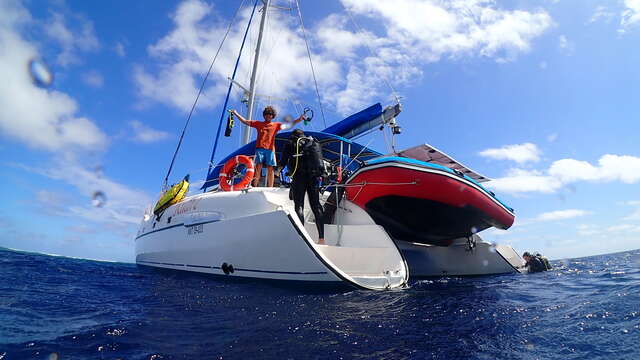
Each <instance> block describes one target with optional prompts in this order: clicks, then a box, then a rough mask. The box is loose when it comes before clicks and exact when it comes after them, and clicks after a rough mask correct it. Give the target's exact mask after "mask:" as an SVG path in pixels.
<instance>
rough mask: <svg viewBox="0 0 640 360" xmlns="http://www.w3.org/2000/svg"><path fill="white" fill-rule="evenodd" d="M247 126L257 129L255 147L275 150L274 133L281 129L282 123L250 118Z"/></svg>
mask: <svg viewBox="0 0 640 360" xmlns="http://www.w3.org/2000/svg"><path fill="white" fill-rule="evenodd" d="M249 126H251V127H252V128H256V130H257V131H258V138H257V140H256V148H261V149H267V150H272V151H273V150H275V144H276V133H277V132H278V131H280V130H281V129H282V123H280V122H275V121H272V122H264V121H257V120H251V122H250V124H249Z"/></svg>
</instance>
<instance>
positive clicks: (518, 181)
mask: <svg viewBox="0 0 640 360" xmlns="http://www.w3.org/2000/svg"><path fill="white" fill-rule="evenodd" d="M562 185H563V184H562V182H561V181H560V180H558V179H555V178H553V177H551V176H548V175H545V174H543V173H541V172H539V171H529V170H522V169H511V170H510V171H509V172H508V173H507V176H505V177H502V178H496V179H494V180H492V181H491V182H490V183H488V186H489V187H491V188H492V189H495V190H498V191H502V192H507V193H512V194H517V193H524V192H540V193H553V192H556V191H557V190H558V189H560V188H561V187H562Z"/></svg>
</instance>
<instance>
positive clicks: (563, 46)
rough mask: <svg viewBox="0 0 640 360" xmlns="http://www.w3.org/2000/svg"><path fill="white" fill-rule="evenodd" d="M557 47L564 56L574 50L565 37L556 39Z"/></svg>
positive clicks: (573, 46) (561, 36)
mask: <svg viewBox="0 0 640 360" xmlns="http://www.w3.org/2000/svg"><path fill="white" fill-rule="evenodd" d="M558 47H559V48H560V51H561V52H562V53H563V54H565V55H571V54H573V50H574V49H575V45H574V44H573V43H572V42H570V41H569V40H568V39H567V37H566V36H565V35H560V36H559V37H558Z"/></svg>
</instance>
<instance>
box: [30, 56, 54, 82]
mask: <svg viewBox="0 0 640 360" xmlns="http://www.w3.org/2000/svg"><path fill="white" fill-rule="evenodd" d="M29 75H31V80H32V81H33V83H34V84H35V85H36V86H39V87H41V88H48V87H49V86H51V84H52V83H53V73H52V72H51V70H49V67H48V66H47V64H46V63H45V62H44V61H42V60H39V59H31V60H30V61H29Z"/></svg>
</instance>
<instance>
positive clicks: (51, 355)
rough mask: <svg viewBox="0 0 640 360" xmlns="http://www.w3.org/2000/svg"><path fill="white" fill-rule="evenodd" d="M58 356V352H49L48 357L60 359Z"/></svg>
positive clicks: (54, 359)
mask: <svg viewBox="0 0 640 360" xmlns="http://www.w3.org/2000/svg"><path fill="white" fill-rule="evenodd" d="M58 358H59V356H58V353H51V354H49V357H47V359H48V360H58Z"/></svg>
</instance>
